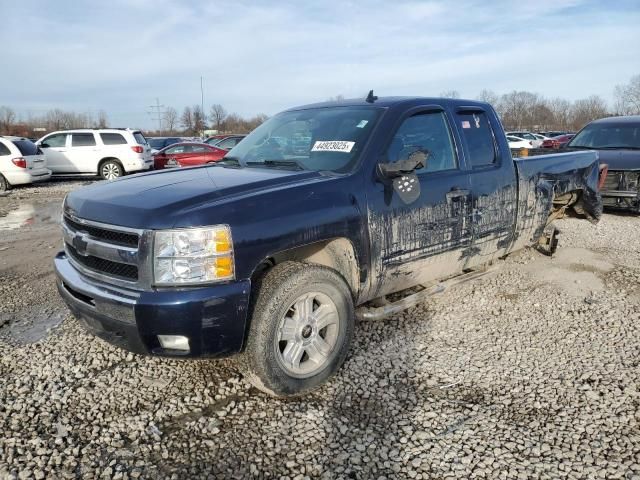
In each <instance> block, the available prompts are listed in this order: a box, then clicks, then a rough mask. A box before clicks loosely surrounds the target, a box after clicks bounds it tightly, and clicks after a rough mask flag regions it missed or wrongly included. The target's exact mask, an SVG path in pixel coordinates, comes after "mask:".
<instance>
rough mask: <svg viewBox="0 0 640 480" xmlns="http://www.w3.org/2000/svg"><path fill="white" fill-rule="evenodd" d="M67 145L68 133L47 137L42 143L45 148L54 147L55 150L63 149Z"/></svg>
mask: <svg viewBox="0 0 640 480" xmlns="http://www.w3.org/2000/svg"><path fill="white" fill-rule="evenodd" d="M66 143H67V134H66V133H59V134H57V135H51V136H50V137H47V138H45V139H44V141H43V142H42V146H43V147H45V148H46V147H53V148H61V147H64V146H66Z"/></svg>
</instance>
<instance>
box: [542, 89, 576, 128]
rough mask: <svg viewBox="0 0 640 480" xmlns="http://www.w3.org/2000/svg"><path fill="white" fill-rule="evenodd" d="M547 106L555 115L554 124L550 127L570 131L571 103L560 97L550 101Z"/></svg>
mask: <svg viewBox="0 0 640 480" xmlns="http://www.w3.org/2000/svg"><path fill="white" fill-rule="evenodd" d="M547 105H548V107H549V109H550V110H551V114H552V115H553V122H552V124H551V125H550V127H551V128H555V129H559V130H568V129H569V123H570V122H571V102H570V101H568V100H565V99H564V98H559V97H558V98H553V99H551V100H549V102H548V103H547Z"/></svg>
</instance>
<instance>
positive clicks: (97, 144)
mask: <svg viewBox="0 0 640 480" xmlns="http://www.w3.org/2000/svg"><path fill="white" fill-rule="evenodd" d="M36 143H37V144H38V146H40V148H42V150H43V151H44V154H45V156H46V157H47V166H48V168H50V169H51V171H52V172H53V174H54V175H55V174H73V173H84V174H94V175H95V174H98V175H100V176H101V177H102V178H104V179H106V180H113V179H114V178H118V177H121V176H122V175H124V174H125V173H129V172H138V171H141V170H148V169H149V168H151V166H152V165H153V159H152V158H151V147H150V146H149V145H148V144H147V140H146V139H145V138H144V135H142V132H140V131H138V130H130V129H116V128H104V129H83V130H66V131H62V132H53V133H50V134H49V135H46V136H44V137H42V138H41V139H40V140H38V141H37V142H36Z"/></svg>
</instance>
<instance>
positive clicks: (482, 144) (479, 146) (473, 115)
mask: <svg viewBox="0 0 640 480" xmlns="http://www.w3.org/2000/svg"><path fill="white" fill-rule="evenodd" d="M458 121H459V122H460V123H459V124H458V125H459V127H460V131H461V132H462V135H463V136H464V138H465V140H466V142H467V148H468V149H469V151H468V154H469V158H470V160H471V165H472V166H474V167H481V166H484V165H492V164H494V163H495V162H496V146H495V143H494V141H493V132H492V131H491V125H489V119H488V118H487V115H486V114H485V113H484V112H460V113H458Z"/></svg>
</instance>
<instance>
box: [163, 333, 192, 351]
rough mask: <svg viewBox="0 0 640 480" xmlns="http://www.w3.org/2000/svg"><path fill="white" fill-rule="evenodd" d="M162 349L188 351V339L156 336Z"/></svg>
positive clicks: (178, 336) (174, 336) (176, 336)
mask: <svg viewBox="0 0 640 480" xmlns="http://www.w3.org/2000/svg"><path fill="white" fill-rule="evenodd" d="M158 340H159V341H160V345H161V346H162V348H166V349H167V350H181V351H183V352H188V351H189V339H188V338H187V337H183V336H181V335H158Z"/></svg>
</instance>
